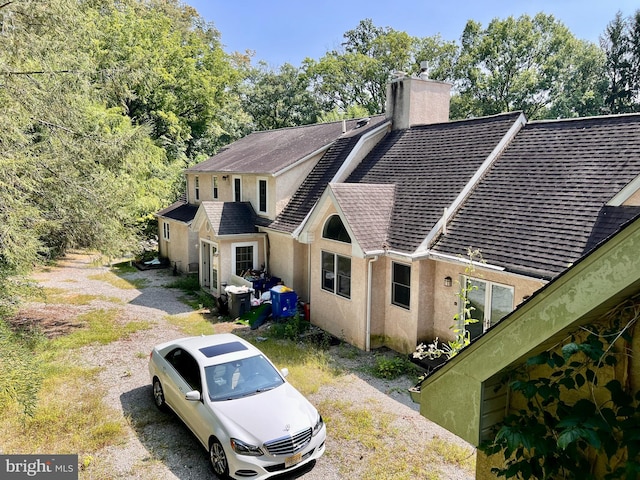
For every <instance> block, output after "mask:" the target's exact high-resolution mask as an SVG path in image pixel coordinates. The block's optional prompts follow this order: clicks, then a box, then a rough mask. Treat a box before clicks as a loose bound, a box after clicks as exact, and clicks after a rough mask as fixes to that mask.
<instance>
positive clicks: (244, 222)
mask: <svg viewBox="0 0 640 480" xmlns="http://www.w3.org/2000/svg"><path fill="white" fill-rule="evenodd" d="M202 208H203V209H204V211H205V213H206V214H207V218H208V219H209V222H210V223H211V228H213V230H214V231H215V233H216V235H218V236H222V235H240V234H243V233H256V232H257V231H258V229H257V228H256V213H255V211H254V210H253V207H252V206H251V203H250V202H215V201H213V202H202Z"/></svg>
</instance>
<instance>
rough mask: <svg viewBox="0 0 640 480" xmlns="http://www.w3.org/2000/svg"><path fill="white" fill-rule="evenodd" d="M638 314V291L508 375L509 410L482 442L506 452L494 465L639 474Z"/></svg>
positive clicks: (524, 474)
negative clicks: (632, 374) (632, 373)
mask: <svg viewBox="0 0 640 480" xmlns="http://www.w3.org/2000/svg"><path fill="white" fill-rule="evenodd" d="M639 316H640V295H637V296H635V297H634V298H630V299H628V300H627V301H626V302H623V303H622V304H620V305H619V306H618V307H616V309H614V310H613V311H611V312H610V313H609V314H608V315H606V316H605V317H603V318H602V319H601V321H599V322H596V324H594V325H590V326H588V327H583V328H581V329H579V330H578V331H576V332H575V333H574V334H573V335H570V336H569V337H568V338H567V339H566V340H565V342H563V344H562V346H560V345H558V346H557V348H554V349H552V350H549V351H546V352H543V353H541V354H539V355H537V356H534V357H532V358H530V359H529V360H528V361H527V362H526V364H525V365H523V366H522V367H521V368H519V369H518V370H516V371H513V372H510V373H509V374H508V375H507V376H506V377H505V378H504V379H503V385H505V384H506V385H507V386H508V388H509V389H510V394H509V395H510V397H511V402H510V407H511V408H512V410H511V411H510V413H509V414H508V415H507V416H506V417H505V419H504V420H503V422H502V423H501V424H500V425H499V426H498V428H497V431H496V432H495V436H494V437H493V439H492V440H491V441H489V442H486V443H484V444H483V445H481V446H480V450H482V451H483V452H484V453H485V454H487V455H494V454H501V455H502V456H503V457H504V459H505V460H504V465H503V466H502V467H499V468H492V470H491V471H492V473H494V474H495V475H497V476H499V477H505V478H522V479H531V478H536V479H556V478H558V479H560V478H562V479H572V478H580V479H585V480H586V479H592V478H604V479H614V478H624V479H635V478H640V390H639V391H636V392H633V391H632V388H631V387H630V385H629V382H628V380H627V378H628V375H627V374H628V373H629V370H630V353H631V348H630V343H631V340H632V333H633V327H634V325H635V323H636V321H637V319H638V318H639ZM541 372H542V373H541ZM516 405H517V406H516ZM514 406H516V409H515V410H513V407H514Z"/></svg>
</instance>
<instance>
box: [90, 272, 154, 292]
mask: <svg viewBox="0 0 640 480" xmlns="http://www.w3.org/2000/svg"><path fill="white" fill-rule="evenodd" d="M89 279H90V280H99V281H101V282H106V283H108V284H109V285H111V286H113V287H116V288H119V289H120V290H140V289H142V288H144V287H146V286H147V283H148V280H147V279H146V278H134V279H130V280H127V279H126V278H122V277H118V276H117V275H116V274H114V273H112V272H104V273H96V274H95V275H89Z"/></svg>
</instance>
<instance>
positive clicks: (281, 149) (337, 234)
mask: <svg viewBox="0 0 640 480" xmlns="http://www.w3.org/2000/svg"><path fill="white" fill-rule="evenodd" d="M449 98H450V85H449V84H446V83H443V82H435V81H431V80H428V79H425V78H413V77H399V78H395V79H393V80H392V81H391V82H390V84H389V86H388V94H387V99H388V100H387V102H388V103H387V113H386V115H385V116H380V117H373V118H371V119H365V120H362V121H360V122H358V121H350V122H348V123H347V124H346V125H343V124H341V122H337V123H335V124H326V125H325V126H324V127H322V126H311V127H299V128H297V129H283V130H276V131H274V132H260V133H257V134H252V135H249V136H247V137H245V138H244V139H241V140H239V141H238V142H235V143H234V144H232V145H230V146H229V148H228V149H227V150H225V151H223V152H221V153H219V154H217V155H215V156H213V157H211V158H210V159H208V160H207V161H205V162H203V163H201V164H199V165H196V166H195V167H192V168H190V169H188V170H187V171H186V176H187V184H188V192H187V200H186V201H185V202H181V203H178V204H174V206H172V207H169V208H168V209H165V210H163V211H162V212H159V214H158V219H159V227H160V232H164V228H165V227H164V225H166V224H169V225H170V227H168V228H170V235H171V237H170V239H169V240H168V241H161V242H160V253H161V254H162V255H164V256H167V257H169V258H170V260H172V261H173V260H174V258H178V256H179V255H182V256H183V257H182V258H181V260H180V261H181V263H182V264H184V265H189V264H195V265H197V267H198V268H197V269H198V271H199V275H200V281H201V284H202V285H203V287H205V288H209V289H210V291H211V292H212V293H213V294H214V295H215V294H219V293H220V285H221V284H222V283H236V282H242V279H241V278H238V277H239V276H240V273H241V270H244V269H246V268H248V267H253V268H258V269H260V268H262V266H263V265H264V268H265V269H266V270H268V271H269V273H270V274H272V275H275V276H277V277H278V278H281V279H282V281H283V282H284V283H285V284H286V285H288V286H290V287H291V288H293V289H294V290H296V292H298V295H299V298H300V299H301V300H303V301H304V302H306V303H309V304H310V312H311V322H312V323H313V324H315V325H318V326H320V327H321V328H323V329H325V330H327V331H328V332H330V333H331V334H333V335H335V336H337V337H340V338H342V339H344V340H346V341H348V342H349V343H352V344H354V345H356V346H358V347H359V348H362V349H370V348H376V347H380V346H388V347H390V348H393V349H395V350H397V351H399V352H407V353H408V352H411V351H413V350H414V348H415V346H416V345H417V344H418V343H420V342H422V341H428V340H430V339H433V338H435V337H439V338H441V339H447V338H451V336H452V335H453V334H452V330H451V326H452V322H453V318H454V316H455V315H456V314H457V313H458V312H459V309H460V304H459V301H458V300H459V299H458V297H457V295H456V293H457V292H458V290H459V286H460V285H461V284H463V283H466V282H467V281H469V282H471V283H472V284H473V285H474V286H476V287H477V289H475V290H474V298H473V299H472V301H473V304H474V306H475V307H476V310H475V311H474V313H475V315H476V316H477V317H478V320H479V322H478V323H477V324H474V327H475V330H474V331H473V332H472V334H473V337H476V336H478V335H480V334H481V333H482V332H483V331H485V330H487V329H488V328H490V327H491V326H492V325H493V324H495V323H496V322H497V321H498V320H499V319H500V318H502V317H504V316H505V315H507V314H508V313H509V312H511V311H513V310H514V309H515V308H516V307H517V306H518V305H519V304H520V303H521V302H522V301H523V300H525V299H527V298H528V297H529V296H531V295H532V294H533V293H534V292H535V291H537V290H539V289H540V288H541V287H543V286H544V285H545V284H546V283H547V282H548V281H549V280H551V279H553V278H554V277H556V276H557V275H558V274H560V273H561V272H563V271H564V270H565V269H566V268H567V267H569V266H570V265H571V264H572V263H573V262H575V261H576V260H578V259H579V258H580V257H581V256H582V255H583V254H584V253H585V252H586V251H588V250H589V249H590V248H592V247H593V246H594V245H595V244H596V243H597V241H598V240H599V239H602V238H604V237H606V236H607V235H608V233H610V232H612V231H615V229H617V228H618V227H619V225H620V224H621V223H623V222H624V221H625V220H626V219H628V218H629V216H630V215H631V213H630V212H632V209H633V208H634V206H638V205H640V194H639V193H638V189H639V188H640V179H639V178H640V116H638V115H626V116H606V117H596V118H588V119H575V120H558V121H549V122H528V121H527V120H526V119H525V118H524V116H523V115H522V114H521V113H519V112H514V113H506V114H500V115H494V116H489V117H482V118H472V119H467V120H462V121H449V119H448V116H449ZM321 128H326V129H327V131H328V129H332V130H331V133H330V134H329V133H327V135H326V136H324V137H322V140H319V141H316V138H315V136H314V135H313V134H312V132H318V131H319V130H315V129H321ZM234 204H235V205H234ZM627 207H629V208H627ZM185 210H188V212H189V213H188V214H187V213H186V212H185ZM176 217H180V218H176ZM189 217H190V219H189V220H186V219H187V218H189ZM239 217H242V220H241V219H240V218H239ZM231 224H233V228H230V226H231ZM176 231H178V232H179V233H178V234H177V233H176ZM177 235H179V236H180V238H181V239H180V240H176V236H177ZM182 239H185V240H184V241H183V240H182ZM182 244H184V251H182V250H181V252H177V251H174V247H175V245H182ZM181 248H182V247H181ZM469 248H472V249H479V250H480V251H481V254H482V259H483V262H482V263H477V264H475V265H474V269H473V273H472V274H470V273H469V269H468V265H469V258H468V256H467V252H468V250H469Z"/></svg>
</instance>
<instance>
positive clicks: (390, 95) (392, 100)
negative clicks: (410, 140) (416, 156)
mask: <svg viewBox="0 0 640 480" xmlns="http://www.w3.org/2000/svg"><path fill="white" fill-rule="evenodd" d="M425 77H426V75H424V74H423V75H420V77H419V78H415V77H407V76H405V75H404V74H400V75H398V76H396V78H394V79H393V80H391V81H390V82H389V83H388V84H387V104H386V117H387V118H389V119H391V120H392V129H393V130H401V129H405V128H409V127H412V126H414V125H427V124H430V123H442V122H448V121H449V100H450V92H451V84H450V83H446V82H439V81H436V80H429V79H427V78H425Z"/></svg>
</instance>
